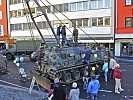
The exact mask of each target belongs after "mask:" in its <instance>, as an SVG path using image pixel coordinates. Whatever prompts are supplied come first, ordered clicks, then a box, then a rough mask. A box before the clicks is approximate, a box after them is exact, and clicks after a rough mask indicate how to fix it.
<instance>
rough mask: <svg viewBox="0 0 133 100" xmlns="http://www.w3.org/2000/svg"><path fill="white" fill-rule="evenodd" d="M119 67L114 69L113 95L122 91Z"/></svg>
mask: <svg viewBox="0 0 133 100" xmlns="http://www.w3.org/2000/svg"><path fill="white" fill-rule="evenodd" d="M119 68H120V65H119V64H117V65H116V67H115V69H114V78H115V93H117V94H120V92H122V91H124V89H122V87H121V79H122V73H121V71H120V69H119Z"/></svg>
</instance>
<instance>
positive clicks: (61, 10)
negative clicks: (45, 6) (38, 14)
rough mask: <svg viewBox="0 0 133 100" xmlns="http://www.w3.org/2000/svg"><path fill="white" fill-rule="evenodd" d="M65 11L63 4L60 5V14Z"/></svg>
mask: <svg viewBox="0 0 133 100" xmlns="http://www.w3.org/2000/svg"><path fill="white" fill-rule="evenodd" d="M63 10H64V9H63V4H60V5H59V11H60V12H63Z"/></svg>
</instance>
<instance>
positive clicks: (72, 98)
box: [68, 82, 80, 100]
mask: <svg viewBox="0 0 133 100" xmlns="http://www.w3.org/2000/svg"><path fill="white" fill-rule="evenodd" d="M79 95H80V90H79V88H78V87H77V83H76V82H74V83H73V84H72V89H71V90H70V93H69V97H68V99H69V100H79Z"/></svg>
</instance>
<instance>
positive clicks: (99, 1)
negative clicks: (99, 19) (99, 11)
mask: <svg viewBox="0 0 133 100" xmlns="http://www.w3.org/2000/svg"><path fill="white" fill-rule="evenodd" d="M98 8H103V0H98Z"/></svg>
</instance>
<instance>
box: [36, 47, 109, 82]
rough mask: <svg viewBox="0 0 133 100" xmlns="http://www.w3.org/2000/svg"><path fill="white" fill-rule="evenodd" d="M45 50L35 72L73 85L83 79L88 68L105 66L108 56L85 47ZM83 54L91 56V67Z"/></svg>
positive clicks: (89, 59)
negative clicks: (86, 53)
mask: <svg viewBox="0 0 133 100" xmlns="http://www.w3.org/2000/svg"><path fill="white" fill-rule="evenodd" d="M44 50H45V51H43V57H42V58H40V59H39V60H38V61H37V62H36V64H35V70H36V71H37V72H38V73H40V75H42V76H44V77H47V78H49V79H52V80H53V79H54V78H55V77H58V78H59V79H60V80H61V81H62V83H71V82H73V81H76V80H79V79H81V78H82V76H83V71H84V68H85V67H86V66H88V67H91V66H95V64H98V65H101V64H103V60H104V56H105V55H106V53H105V52H104V51H103V50H102V51H101V50H94V49H91V48H90V47H87V46H83V45H78V46H76V47H75V46H65V47H63V48H59V47H50V48H45V49H44ZM82 52H88V53H89V54H90V56H89V58H88V61H89V65H88V64H87V63H86V62H85V61H84V59H83V58H82V56H81V55H82V54H81V53H82Z"/></svg>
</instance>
